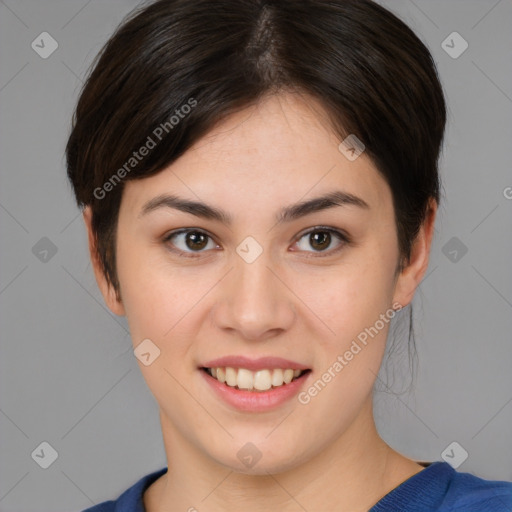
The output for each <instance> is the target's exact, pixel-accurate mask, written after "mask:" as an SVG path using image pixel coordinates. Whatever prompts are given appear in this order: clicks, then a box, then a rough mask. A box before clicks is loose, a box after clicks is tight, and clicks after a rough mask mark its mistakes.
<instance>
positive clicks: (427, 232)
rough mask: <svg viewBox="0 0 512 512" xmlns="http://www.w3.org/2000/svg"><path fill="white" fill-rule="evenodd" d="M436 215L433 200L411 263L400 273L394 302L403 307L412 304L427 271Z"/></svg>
mask: <svg viewBox="0 0 512 512" xmlns="http://www.w3.org/2000/svg"><path fill="white" fill-rule="evenodd" d="M436 214H437V202H436V201H434V200H433V199H431V200H430V202H429V205H428V207H427V213H426V215H425V220H424V221H423V224H422V225H421V226H420V229H419V232H418V235H417V236H416V239H415V241H414V243H413V245H412V247H411V257H410V261H409V262H408V263H407V264H406V266H404V268H403V269H402V271H401V272H400V274H399V276H398V279H397V282H396V285H395V293H394V296H393V302H398V303H400V304H401V305H402V306H403V307H405V306H407V305H408V304H410V303H411V302H412V299H413V298H414V293H415V291H416V288H417V287H418V285H419V284H420V283H421V281H422V279H423V277H424V276H425V273H426V271H427V268H428V263H429V257H430V248H431V246H432V238H433V234H434V225H435V219H436Z"/></svg>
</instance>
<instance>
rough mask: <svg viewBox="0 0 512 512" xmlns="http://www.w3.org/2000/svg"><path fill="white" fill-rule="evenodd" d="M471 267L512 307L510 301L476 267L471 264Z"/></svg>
mask: <svg viewBox="0 0 512 512" xmlns="http://www.w3.org/2000/svg"><path fill="white" fill-rule="evenodd" d="M471 267H472V268H473V270H474V271H475V272H476V273H477V274H478V275H479V276H480V277H481V278H482V279H483V280H484V281H485V282H486V283H487V284H488V285H489V286H490V287H491V288H492V289H493V290H494V291H495V292H496V293H497V294H498V295H499V296H500V297H501V298H502V299H503V300H504V301H505V302H506V303H507V304H508V305H509V306H510V307H511V308H512V303H511V302H510V301H509V300H508V299H507V298H506V297H505V296H504V295H502V294H501V293H500V292H499V291H498V290H497V289H496V287H494V286H493V285H492V284H491V282H490V281H489V280H488V279H486V278H485V277H484V276H483V275H482V274H481V273H480V272H478V270H477V269H476V267H475V266H474V265H471Z"/></svg>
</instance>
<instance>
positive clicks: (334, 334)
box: [267, 265, 336, 336]
mask: <svg viewBox="0 0 512 512" xmlns="http://www.w3.org/2000/svg"><path fill="white" fill-rule="evenodd" d="M267 268H268V269H269V270H270V272H272V274H274V275H275V276H276V277H277V279H279V281H281V283H283V284H284V285H285V286H286V288H288V290H290V291H291V292H292V293H293V295H295V297H297V299H299V300H300V301H301V302H302V304H304V306H306V307H307V308H308V309H309V310H310V311H311V313H313V315H315V316H316V317H317V318H318V320H320V322H322V323H323V324H324V325H325V327H327V329H329V331H331V332H332V334H333V336H336V333H335V332H334V331H333V330H332V329H331V328H330V327H329V326H328V325H327V324H326V323H325V322H324V321H323V320H322V319H321V318H320V317H319V316H318V315H317V314H316V313H315V312H314V311H313V310H312V309H311V308H310V307H309V306H308V305H307V304H306V303H305V302H304V301H303V300H302V299H301V298H300V297H299V296H298V295H297V294H296V293H295V292H294V291H293V290H292V289H291V288H290V287H289V286H288V285H287V284H286V283H285V282H284V281H283V280H282V279H281V278H280V277H279V276H278V275H277V274H276V273H275V272H274V271H273V270H272V269H271V268H270V267H269V266H268V265H267Z"/></svg>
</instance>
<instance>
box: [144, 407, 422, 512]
mask: <svg viewBox="0 0 512 512" xmlns="http://www.w3.org/2000/svg"><path fill="white" fill-rule="evenodd" d="M161 422H162V432H163V436H164V445H165V449H166V453H167V461H168V471H167V473H166V474H165V475H163V476H162V477H161V478H159V479H158V480H157V481H156V482H155V483H154V484H153V485H152V486H151V487H150V488H149V489H148V490H147V491H146V493H145V494H144V504H145V508H146V511H147V512H161V511H164V510H187V511H188V510H190V511H194V510H197V511H199V510H208V512H221V511H222V512H232V511H233V512H234V511H239V510H244V511H245V512H262V511H268V510H280V511H281V512H292V511H293V512H295V511H299V510H304V509H305V510H333V511H334V510H340V511H343V510H351V511H359V510H361V511H367V510H368V509H369V508H371V507H372V506H373V505H374V504H375V503H376V502H377V501H378V500H379V499H381V498H382V497H383V496H384V495H385V494H387V493H388V492H390V491H391V490H392V489H393V488H395V487H396V486H397V485H399V484H400V483H401V482H403V481H404V480H406V479H407V478H409V477H410V476H412V475H413V474H415V473H417V472H419V471H421V470H422V469H423V468H422V467H421V466H420V465H418V464H416V463H415V462H413V461H411V460H409V459H407V458H405V457H403V456H402V455H400V454H399V453H397V452H395V451H394V450H392V449H391V448H390V447H389V446H388V445H387V444H386V443H385V442H384V441H383V440H382V439H381V438H380V436H379V435H378V432H377V429H376V427H375V423H374V420H373V414H372V404H371V400H369V401H368V403H367V404H366V405H365V407H364V408H363V409H362V411H361V413H360V414H359V416H358V417H357V418H356V420H355V421H354V422H353V424H352V425H351V426H350V428H349V429H347V431H345V432H344V433H343V435H342V436H340V437H339V438H338V439H336V440H335V441H334V442H333V443H331V444H329V445H328V446H326V447H325V449H323V450H322V451H321V452H319V453H317V454H316V455H315V456H313V457H312V458H310V459H309V460H307V462H305V463H303V464H301V465H300V466H297V467H296V468H293V469H291V470H288V471H285V472H281V473H276V474H271V473H270V472H269V473H267V475H247V474H243V473H237V472H235V471H233V470H231V469H229V468H226V467H225V466H223V465H220V464H218V463H216V462H215V461H213V460H212V459H211V458H209V457H208V456H207V455H205V454H204V452H202V451H200V450H198V449H197V447H196V446H194V445H192V444H191V443H190V442H189V441H188V440H187V439H185V438H183V437H182V436H181V435H179V433H178V432H177V431H176V430H175V429H174V427H173V426H172V424H170V423H169V422H168V421H167V419H166V417H165V416H164V415H163V414H161Z"/></svg>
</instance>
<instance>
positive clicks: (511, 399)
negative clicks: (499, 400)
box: [471, 398, 512, 439]
mask: <svg viewBox="0 0 512 512" xmlns="http://www.w3.org/2000/svg"><path fill="white" fill-rule="evenodd" d="M510 402H512V398H510V400H508V401H507V402H506V403H505V404H504V405H503V406H502V407H501V408H500V410H499V411H498V412H497V413H496V414H495V415H494V416H493V417H492V418H491V419H490V420H489V421H488V422H487V423H486V424H485V425H484V426H483V427H482V428H480V429H479V430H478V432H477V433H476V434H475V435H474V436H473V437H472V438H471V439H474V438H475V437H476V436H477V435H478V434H480V432H482V430H483V429H484V428H485V427H487V425H489V423H491V421H492V420H493V419H494V418H496V416H498V414H499V413H500V412H501V411H502V410H503V409H505V407H506V406H507V405H508V404H509V403H510Z"/></svg>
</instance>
